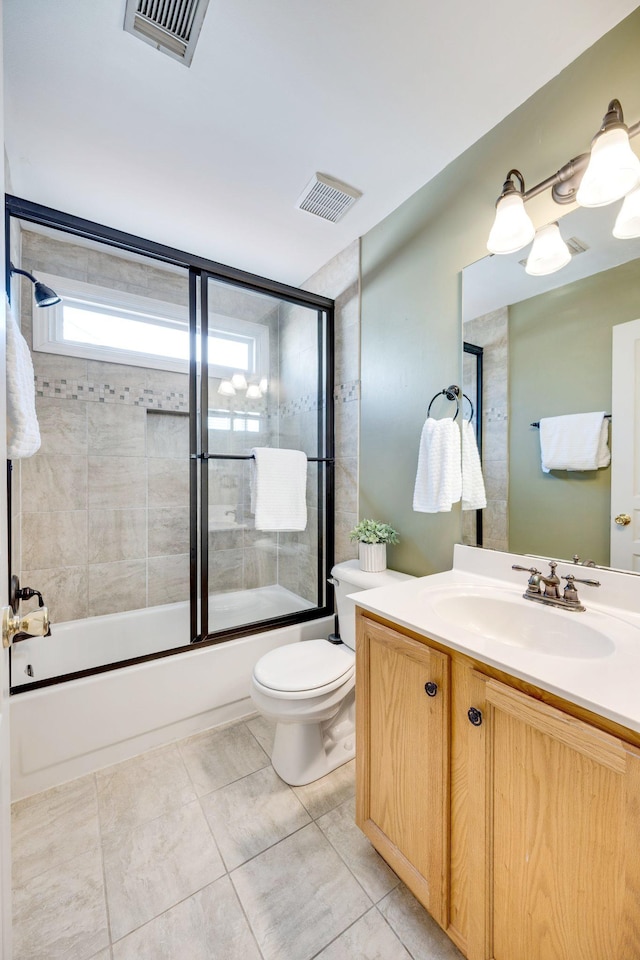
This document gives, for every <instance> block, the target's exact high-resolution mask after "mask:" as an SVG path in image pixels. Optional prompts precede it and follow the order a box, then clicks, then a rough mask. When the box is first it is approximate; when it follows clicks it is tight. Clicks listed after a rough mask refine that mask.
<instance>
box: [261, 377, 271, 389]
mask: <svg viewBox="0 0 640 960" xmlns="http://www.w3.org/2000/svg"><path fill="white" fill-rule="evenodd" d="M259 387H260V393H266V392H267V390H268V389H269V381H268V380H267V378H266V377H263V378H262V380H261V381H260V383H259Z"/></svg>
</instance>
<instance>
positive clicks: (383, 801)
mask: <svg viewBox="0 0 640 960" xmlns="http://www.w3.org/2000/svg"><path fill="white" fill-rule="evenodd" d="M448 716H449V657H448V656H447V655H446V654H443V653H440V652H439V651H437V650H434V649H432V648H430V647H429V646H428V645H426V644H424V643H421V642H419V641H417V640H414V639H413V638H411V637H407V636H405V635H404V634H401V633H399V632H397V631H395V630H392V629H390V628H389V627H386V626H384V625H382V624H379V623H377V622H375V621H371V620H369V619H367V618H366V617H363V616H360V617H359V618H358V640H357V654H356V718H357V719H356V723H357V747H356V767H357V814H356V820H357V823H358V826H359V827H360V828H361V829H362V830H363V831H364V833H365V834H366V835H367V836H368V837H369V839H370V840H371V842H372V843H373V845H374V846H375V847H376V849H377V850H378V851H379V852H380V853H381V854H382V856H383V857H384V858H385V859H386V860H387V862H388V863H389V864H390V865H391V867H392V868H393V869H394V870H395V871H396V873H397V874H398V875H399V876H400V877H401V878H402V880H403V881H404V882H405V883H406V884H407V886H408V887H409V889H411V890H412V891H413V893H414V894H415V895H416V897H417V898H418V899H419V900H420V901H421V903H422V904H423V905H424V906H425V907H426V908H427V909H428V910H429V912H430V913H431V914H432V916H433V917H434V918H435V919H436V920H437V921H438V922H439V923H440V924H441V925H442V926H446V921H447V892H448V877H449V867H448V810H449V755H448V749H447V747H448V744H447V739H448Z"/></svg>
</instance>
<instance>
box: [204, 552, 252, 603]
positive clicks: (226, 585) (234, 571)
mask: <svg viewBox="0 0 640 960" xmlns="http://www.w3.org/2000/svg"><path fill="white" fill-rule="evenodd" d="M243 565H244V550H219V551H217V552H216V553H214V554H213V556H210V557H209V587H210V589H211V590H212V591H214V592H216V593H217V592H219V591H221V590H242V584H243V576H244V569H243Z"/></svg>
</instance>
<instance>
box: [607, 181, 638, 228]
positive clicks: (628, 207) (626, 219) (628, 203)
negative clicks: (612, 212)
mask: <svg viewBox="0 0 640 960" xmlns="http://www.w3.org/2000/svg"><path fill="white" fill-rule="evenodd" d="M613 235H614V237H616V238H617V239H618V240H633V239H634V237H640V187H636V188H635V190H632V191H631V193H628V194H627V195H626V197H625V198H624V203H623V204H622V206H621V207H620V213H619V214H618V216H617V218H616V222H615V226H614V228H613Z"/></svg>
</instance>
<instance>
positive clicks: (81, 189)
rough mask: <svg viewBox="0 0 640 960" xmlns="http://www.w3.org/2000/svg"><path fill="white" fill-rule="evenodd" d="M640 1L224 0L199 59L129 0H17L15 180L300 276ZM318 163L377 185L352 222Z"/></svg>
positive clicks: (10, 142)
mask: <svg viewBox="0 0 640 960" xmlns="http://www.w3.org/2000/svg"><path fill="white" fill-rule="evenodd" d="M0 2H1V0H0ZM635 5H636V3H635V0H539V2H537V3H536V4H535V6H534V8H531V6H530V5H528V4H514V3H513V2H512V0H509V2H507V0H494V2H493V3H491V4H478V3H474V2H471V0H448V2H447V3H446V4H444V3H443V4H439V5H436V4H435V3H427V2H426V0H393V2H391V0H324V3H322V4H320V3H319V2H317V0H303V2H301V0H271V2H270V3H265V2H263V0H233V2H232V0H210V2H209V8H208V11H207V14H206V17H205V20H204V24H203V27H202V32H201V35H200V39H199V42H198V45H197V48H196V51H195V56H194V59H193V63H192V65H191V67H190V68H187V67H185V66H184V65H183V64H181V63H178V62H177V61H175V60H173V59H171V58H170V57H168V56H166V55H165V54H162V53H160V52H158V51H156V50H155V49H154V48H153V47H151V46H149V45H148V44H146V43H143V42H141V41H140V40H139V39H137V38H136V37H134V36H132V35H131V34H129V33H125V32H124V30H123V22H124V8H125V0H90V2H87V0H55V2H51V0H4V3H3V9H4V43H5V55H4V64H5V127H6V129H5V133H6V151H7V156H8V161H9V171H10V177H11V182H10V189H11V190H12V192H13V193H15V194H16V195H18V196H20V197H24V198H26V199H29V200H32V201H36V202H39V203H43V204H46V205H47V206H51V207H55V208H58V209H60V210H63V211H65V212H68V213H72V214H75V215H77V216H81V217H85V218H88V219H91V220H96V221H99V222H101V223H104V224H107V225H109V226H113V227H116V228H119V229H121V230H126V231H128V232H130V233H134V234H137V235H139V236H143V237H146V238H148V239H152V240H156V241H159V242H162V243H166V244H169V245H171V246H174V247H178V248H180V249H183V250H186V251H188V252H191V253H194V254H198V255H201V256H204V257H208V258H210V259H212V260H217V261H219V262H222V263H226V264H230V265H233V266H235V267H240V268H242V269H244V270H248V271H251V272H253V273H257V274H260V275H262V276H266V277H270V278H272V279H275V280H280V281H282V282H285V283H291V284H294V285H299V284H301V283H302V282H303V281H304V280H305V279H306V278H307V277H308V276H310V275H311V274H312V273H313V272H314V271H315V270H317V269H318V268H319V267H320V266H322V265H323V264H324V263H326V262H327V261H328V260H329V259H331V257H332V256H334V255H335V254H336V253H338V252H339V251H340V250H342V249H344V247H346V246H347V245H348V244H349V243H350V242H351V241H352V240H354V239H355V238H356V237H358V236H361V235H363V234H365V233H366V232H367V231H368V230H370V229H371V228H372V227H373V226H375V224H377V223H378V222H380V220H382V219H383V218H384V217H385V216H387V215H388V214H389V213H391V211H393V210H394V209H395V208H396V207H397V206H399V204H401V203H402V202H403V201H404V200H406V199H407V198H408V197H409V196H411V194H413V193H415V191H416V190H417V189H418V188H419V187H421V186H422V185H423V184H424V183H426V182H427V181H428V180H430V179H431V178H432V177H434V176H435V175H436V174H437V173H438V172H439V171H440V170H442V169H443V168H444V167H445V166H446V165H447V164H448V163H449V162H450V161H451V160H453V159H454V158H455V157H456V156H458V155H459V154H460V153H462V152H463V151H464V150H465V149H466V148H467V147H469V146H470V145H471V144H472V143H474V142H475V141H476V140H477V139H478V138H479V137H481V136H482V135H483V134H484V133H486V132H487V131H488V130H489V129H491V128H492V127H493V126H495V124H496V123H498V122H499V121H500V120H501V119H503V117H505V116H506V115H507V114H508V113H510V112H511V111H512V110H514V109H515V108H516V107H517V106H518V105H519V104H520V103H522V102H523V101H524V100H526V99H527V98H528V97H529V96H531V94H533V93H534V92H535V91H536V90H537V89H538V88H539V87H540V86H542V85H543V84H544V83H546V82H547V81H548V80H550V79H551V78H552V77H553V76H555V75H556V74H557V73H559V72H560V70H562V69H563V68H564V67H565V66H566V65H567V64H569V63H570V62H571V61H572V60H574V59H575V58H576V57H577V56H578V55H579V54H580V53H581V52H582V51H583V50H585V49H586V48H587V47H589V46H590V45H591V44H593V43H594V42H595V41H596V40H597V39H598V38H599V37H600V36H602V35H603V34H604V33H606V32H607V31H608V30H609V29H610V28H612V27H613V26H614V25H615V24H616V23H618V22H619V21H620V20H621V19H623V18H624V17H625V16H626V15H627V14H628V13H631V11H632V10H633V9H634V8H635ZM567 23H571V27H572V29H571V31H568V30H564V29H556V28H554V24H555V25H556V26H557V25H558V24H567ZM316 171H319V172H321V173H325V174H329V175H330V176H333V177H336V178H338V179H340V180H343V181H345V182H346V183H348V184H351V185H352V186H355V187H357V188H358V189H359V190H361V191H362V192H363V197H362V199H361V200H359V201H358V202H357V203H356V204H355V205H354V206H353V207H352V209H351V210H350V211H349V212H348V213H347V214H346V216H345V217H344V219H343V220H342V221H340V222H339V223H337V224H332V223H330V222H328V221H325V220H321V219H319V218H317V217H314V216H312V215H310V214H307V213H303V212H302V211H300V210H297V209H296V208H295V203H296V200H297V198H298V196H299V194H300V193H301V191H302V190H303V188H304V187H305V185H306V184H307V182H308V181H309V179H310V178H311V177H312V176H313V174H314V173H315V172H316Z"/></svg>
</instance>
